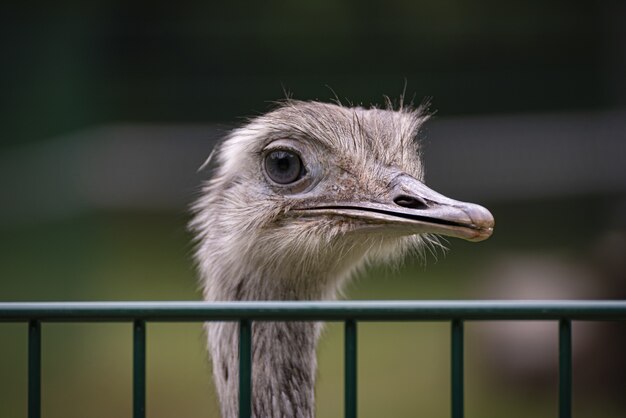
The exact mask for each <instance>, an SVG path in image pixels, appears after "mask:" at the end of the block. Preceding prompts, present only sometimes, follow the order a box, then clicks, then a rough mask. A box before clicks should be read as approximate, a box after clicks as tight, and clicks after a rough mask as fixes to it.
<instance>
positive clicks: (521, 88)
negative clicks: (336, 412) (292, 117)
mask: <svg viewBox="0 0 626 418" xmlns="http://www.w3.org/2000/svg"><path fill="white" fill-rule="evenodd" d="M41 3H42V4H41V5H40V6H39V7H33V6H32V5H31V4H30V3H29V4H26V3H19V2H5V3H4V4H3V5H2V6H0V48H1V51H2V54H3V62H4V63H5V65H3V66H2V67H1V68H0V80H2V83H3V84H2V90H3V94H2V96H1V98H0V100H2V105H3V106H2V107H3V110H2V115H3V117H4V118H3V119H5V121H3V135H2V137H3V142H5V143H16V142H20V141H24V140H33V139H38V138H44V137H46V136H50V135H53V134H57V133H62V132H66V131H68V130H72V129H76V128H79V127H84V126H87V125H92V124H98V123H103V122H107V121H120V120H130V121H158V122H161V123H163V122H177V121H186V122H190V121H191V122H197V121H203V122H204V121H232V120H234V119H235V118H238V117H241V116H242V115H251V114H256V113H259V112H262V111H263V110H265V109H266V108H267V107H268V101H271V100H277V99H280V98H282V97H283V96H284V93H283V89H284V90H286V91H290V92H292V93H293V94H294V96H295V97H297V98H305V99H313V98H319V99H332V98H333V97H334V94H335V92H336V94H337V96H338V97H339V98H341V99H342V100H343V99H344V98H347V99H348V100H351V101H352V102H353V103H361V102H363V103H365V104H367V103H370V102H378V103H380V102H381V100H382V96H383V95H384V94H388V95H391V96H393V97H397V96H399V95H400V94H401V93H402V92H403V91H404V86H405V84H406V92H407V96H408V98H409V99H410V98H415V100H416V101H417V102H420V101H421V100H422V99H423V98H424V97H434V103H435V107H436V108H437V109H440V111H441V114H443V115H448V114H467V113H491V112H512V111H524V112H525V111H538V110H539V111H541V110H555V109H558V110H561V109H575V108H596V107H599V106H611V105H615V104H619V103H621V104H624V97H621V96H616V91H617V90H616V89H615V86H614V83H615V82H616V80H615V77H614V73H615V71H616V70H619V69H620V68H621V67H620V66H619V60H620V56H619V52H615V51H614V49H613V43H614V41H615V40H616V39H618V33H617V31H619V30H620V29H619V28H620V27H622V26H621V25H619V23H615V22H613V21H612V20H611V19H612V18H613V16H617V17H618V16H619V15H620V14H619V10H618V9H616V8H618V2H611V1H609V2H603V3H602V4H596V3H592V2H571V1H565V0H553V1H550V2H539V1H530V2H515V3H511V2H508V3H498V2H493V1H489V0H480V1H477V2H476V1H475V2H472V3H466V2H462V1H428V2H411V1H401V0H394V1H385V2H382V1H368V2H360V1H353V0H350V1H341V2H337V1H329V0H323V1H316V2H295V3H294V2H287V1H270V2H242V1H234V2H199V1H195V2H184V3H177V4H172V3H167V2H150V3H147V2H146V3H143V2H125V1H102V0H100V1H91V2H87V3H85V2H68V1H65V2H63V1H62V2H55V3H54V5H52V4H48V3H45V2H41ZM614 20H616V19H614ZM616 54H617V55H616ZM333 89H334V90H333Z"/></svg>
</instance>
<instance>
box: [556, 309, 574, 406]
mask: <svg viewBox="0 0 626 418" xmlns="http://www.w3.org/2000/svg"><path fill="white" fill-rule="evenodd" d="M571 416H572V321H570V320H569V319H562V320H560V321H559V418H571Z"/></svg>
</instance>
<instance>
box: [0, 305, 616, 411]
mask: <svg viewBox="0 0 626 418" xmlns="http://www.w3.org/2000/svg"><path fill="white" fill-rule="evenodd" d="M480 320H544V321H558V323H559V400H558V402H559V417H560V418H566V417H571V416H572V321H578V320H580V321H606V320H611V321H622V322H626V301H533V302H512V301H506V302H505V301H428V302H404V301H403V302H399V301H396V302H388V301H386V302H375V301H371V302H370V301H368V302H220V303H204V302H69V303H62V302H56V303H45V302H44V303H0V322H27V323H28V329H29V331H28V417H29V418H39V417H40V416H41V343H42V342H41V327H42V323H46V322H132V324H133V335H134V343H133V417H134V418H144V417H145V416H146V408H145V404H146V395H145V393H146V323H147V322H165V321H169V322H204V321H238V322H239V353H240V356H239V367H240V373H239V391H240V396H239V410H240V412H239V416H240V417H250V416H251V395H252V383H251V376H252V322H253V321H343V322H344V324H345V416H346V417H349V418H355V417H356V416H357V324H358V322H359V321H449V322H450V324H451V353H452V354H451V366H452V367H451V370H452V375H451V394H452V396H451V403H452V417H453V418H461V417H463V415H464V398H463V396H464V388H463V324H464V322H465V321H480Z"/></svg>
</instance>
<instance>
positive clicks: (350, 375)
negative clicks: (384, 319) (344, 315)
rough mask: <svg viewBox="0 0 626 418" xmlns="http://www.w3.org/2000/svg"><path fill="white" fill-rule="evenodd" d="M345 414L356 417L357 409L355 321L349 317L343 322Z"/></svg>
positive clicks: (352, 417)
mask: <svg viewBox="0 0 626 418" xmlns="http://www.w3.org/2000/svg"><path fill="white" fill-rule="evenodd" d="M344 348H345V359H344V364H345V368H346V370H345V377H344V382H345V401H344V405H345V416H346V418H356V410H357V400H356V399H357V386H356V383H357V379H356V373H357V358H356V321H355V320H354V319H349V320H347V321H346V324H345V341H344Z"/></svg>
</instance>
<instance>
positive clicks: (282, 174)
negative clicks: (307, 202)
mask: <svg viewBox="0 0 626 418" xmlns="http://www.w3.org/2000/svg"><path fill="white" fill-rule="evenodd" d="M265 171H267V175H268V176H269V178H270V179H272V180H273V181H275V182H276V183H278V184H289V183H293V182H294V181H296V180H299V179H300V178H302V176H304V166H303V164H302V160H301V159H300V157H299V156H298V155H296V154H294V153H293V152H290V151H283V150H280V151H272V152H270V153H269V154H267V156H266V157H265Z"/></svg>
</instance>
